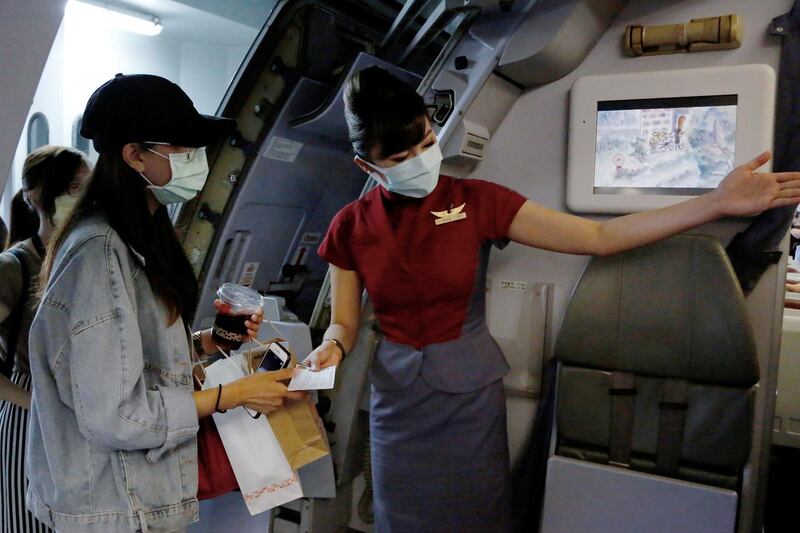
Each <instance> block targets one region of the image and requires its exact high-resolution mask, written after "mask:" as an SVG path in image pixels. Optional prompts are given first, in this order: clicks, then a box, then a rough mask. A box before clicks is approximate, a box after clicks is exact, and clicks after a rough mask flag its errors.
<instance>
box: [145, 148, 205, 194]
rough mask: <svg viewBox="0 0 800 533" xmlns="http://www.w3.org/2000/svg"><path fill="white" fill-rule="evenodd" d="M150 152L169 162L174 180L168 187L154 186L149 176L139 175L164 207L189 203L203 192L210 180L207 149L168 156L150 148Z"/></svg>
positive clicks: (170, 181) (171, 180) (172, 179)
mask: <svg viewBox="0 0 800 533" xmlns="http://www.w3.org/2000/svg"><path fill="white" fill-rule="evenodd" d="M147 150H149V151H150V152H153V153H154V154H157V155H159V156H161V157H163V158H164V159H168V160H169V168H170V170H171V171H172V178H171V179H170V180H169V182H168V183H167V184H166V185H160V186H159V185H153V182H151V181H150V180H149V179H147V176H145V175H144V174H142V173H141V172H140V173H139V174H140V175H141V176H142V177H143V178H144V179H145V181H147V183H149V184H150V186H149V187H148V189H150V190H151V191H153V195H154V196H155V197H156V199H157V200H158V201H159V202H161V203H162V204H164V205H169V204H179V203H183V202H188V201H189V200H191V199H192V198H194V197H195V196H197V193H199V192H200V191H202V190H203V186H204V185H205V184H206V179H208V159H206V149H205V147H201V148H195V149H194V150H191V151H189V152H182V153H175V154H169V156H166V155H164V154H162V153H159V152H156V151H155V150H152V149H150V148H148V149H147Z"/></svg>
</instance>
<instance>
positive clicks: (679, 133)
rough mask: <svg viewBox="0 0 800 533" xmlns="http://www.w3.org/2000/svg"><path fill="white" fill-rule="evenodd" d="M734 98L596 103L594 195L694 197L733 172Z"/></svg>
mask: <svg viewBox="0 0 800 533" xmlns="http://www.w3.org/2000/svg"><path fill="white" fill-rule="evenodd" d="M736 104H737V96H736V95H720V96H700V97H682V98H658V99H643V100H615V101H605V102H598V103H597V140H596V144H595V169H594V190H595V193H601V194H603V193H606V194H646V193H649V192H658V194H692V193H694V194H696V193H698V192H702V190H705V189H712V188H714V187H716V186H717V185H718V184H719V182H720V181H721V180H722V179H723V178H724V177H725V176H726V175H727V174H728V173H729V172H730V171H731V170H732V169H733V164H734V163H733V162H734V155H735V150H736Z"/></svg>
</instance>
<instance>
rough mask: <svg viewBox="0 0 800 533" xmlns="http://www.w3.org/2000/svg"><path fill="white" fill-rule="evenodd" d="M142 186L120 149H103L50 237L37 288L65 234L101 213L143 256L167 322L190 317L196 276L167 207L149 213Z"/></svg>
mask: <svg viewBox="0 0 800 533" xmlns="http://www.w3.org/2000/svg"><path fill="white" fill-rule="evenodd" d="M145 187H146V182H145V181H144V179H142V177H141V176H139V175H138V174H137V173H136V172H135V171H134V170H133V169H132V168H131V167H130V166H128V164H127V163H126V162H125V160H124V159H123V158H122V150H121V149H118V150H113V151H109V152H103V153H101V154H100V157H99V159H98V160H97V164H96V165H95V167H94V171H93V172H92V175H91V177H90V178H89V185H88V187H87V188H86V192H85V193H84V195H83V196H82V197H81V199H80V200H79V202H78V204H77V205H76V206H75V208H74V209H73V211H72V213H71V214H70V216H69V217H68V218H67V220H66V221H65V222H64V226H63V227H61V228H59V229H58V230H57V232H56V234H55V235H54V236H53V238H52V239H51V240H50V243H49V246H48V251H47V255H46V258H45V261H44V264H43V265H42V273H41V276H42V277H41V284H40V287H41V289H40V290H41V291H43V290H44V287H45V286H46V284H47V280H48V279H49V277H50V274H51V272H52V268H53V258H54V257H55V255H56V252H57V251H58V249H59V248H60V247H61V246H62V245H63V244H64V241H65V239H66V237H67V235H69V233H70V232H71V231H72V230H73V229H74V228H75V226H77V225H78V224H79V223H80V222H81V221H82V220H84V219H85V218H87V217H88V216H90V215H93V214H102V215H103V216H105V218H106V219H107V220H108V222H109V224H110V225H111V227H112V228H113V229H114V231H116V232H117V233H118V234H119V236H120V237H121V238H122V240H123V241H124V242H125V243H126V244H127V245H128V246H130V247H131V248H133V249H134V250H136V252H138V253H139V254H141V255H142V256H143V257H144V259H145V267H144V270H145V273H146V274H147V279H148V280H149V282H150V286H151V287H152V289H153V292H154V293H155V294H156V296H157V297H158V298H160V299H161V301H162V302H163V303H164V304H165V305H166V306H167V310H168V312H169V324H173V323H174V322H175V321H176V320H178V318H180V317H181V316H182V317H183V318H184V319H185V320H187V321H188V319H189V317H190V315H191V313H193V312H194V309H195V307H196V305H197V292H198V291H197V279H196V278H195V276H194V271H193V270H192V266H191V264H190V263H189V260H188V259H187V257H186V254H185V253H184V251H183V248H182V247H181V244H180V242H178V237H177V235H176V234H175V229H174V228H173V226H172V222H171V221H170V219H169V215H168V214H167V209H166V207H164V206H159V208H158V209H157V210H156V212H155V213H154V214H151V213H150V209H149V207H148V204H147V190H146V188H145Z"/></svg>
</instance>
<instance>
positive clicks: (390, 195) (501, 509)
mask: <svg viewBox="0 0 800 533" xmlns="http://www.w3.org/2000/svg"><path fill="white" fill-rule="evenodd" d="M344 99H345V117H346V120H347V124H348V127H349V131H350V140H351V142H352V144H353V148H354V149H355V153H356V156H355V164H356V165H357V166H358V167H359V168H361V169H362V170H363V171H364V172H366V173H367V174H369V175H370V176H372V177H373V178H374V179H375V180H377V182H378V183H379V184H380V187H376V188H375V189H373V190H372V191H370V192H369V193H368V194H366V195H365V196H364V197H362V198H361V199H359V200H357V201H355V202H353V203H351V204H349V205H347V206H345V207H344V208H343V209H342V210H341V211H340V212H339V213H338V214H337V215H336V216H335V217H334V219H333V221H332V222H331V225H330V228H329V230H328V233H327V235H326V237H325V239H324V241H323V242H322V244H321V246H320V248H319V254H320V255H321V256H322V257H323V258H324V259H325V260H327V261H328V262H329V263H330V265H331V266H330V271H331V294H332V300H331V308H332V309H331V324H330V327H329V328H328V329H327V331H326V334H325V337H324V338H325V339H326V340H325V341H324V342H323V343H322V344H321V346H320V347H319V348H317V349H316V350H315V351H314V352H313V354H312V355H313V357H314V358H315V359H316V361H317V365H318V366H319V367H320V368H324V367H328V366H331V365H336V364H338V363H339V362H340V361H341V360H342V359H343V358H344V356H345V354H346V352H347V351H349V350H350V349H351V348H352V347H353V345H354V343H355V341H356V335H357V331H358V326H359V319H360V308H361V292H362V287H365V288H366V290H367V293H368V294H369V296H370V299H371V300H372V303H373V304H374V306H375V312H376V314H377V317H378V319H379V321H380V324H381V329H382V331H383V339H382V341H381V343H380V345H379V347H378V349H377V351H376V353H375V356H374V359H373V362H372V367H371V369H370V378H371V382H372V396H371V409H370V430H371V431H370V438H371V447H372V477H373V491H374V492H373V496H374V514H375V526H376V531H378V532H389V531H391V532H409V531H414V532H418V533H419V532H423V531H436V532H453V531H458V532H460V533H465V532H486V531H492V532H502V531H509V530H510V529H511V524H510V516H511V512H510V502H511V496H510V482H509V479H510V475H509V458H508V443H507V432H506V408H505V397H504V392H503V382H502V378H503V376H504V375H505V374H506V373H507V371H508V369H509V367H508V365H507V363H506V361H505V359H504V357H503V354H502V353H501V351H500V348H499V347H498V345H497V343H496V342H495V341H494V339H492V337H491V335H490V334H489V331H488V329H487V326H486V323H485V301H484V294H485V292H484V288H485V280H486V268H487V263H488V259H489V251H490V248H491V246H492V244H494V245H496V246H498V247H503V246H504V245H505V244H506V243H507V242H508V240H509V239H510V240H513V241H516V242H519V243H522V244H525V245H528V246H533V247H537V248H543V249H546V250H553V251H557V252H565V253H572V254H587V255H608V254H614V253H618V252H622V251H624V250H628V249H631V248H635V247H637V246H642V245H645V244H648V243H651V242H654V241H657V240H659V239H664V238H666V237H669V236H671V235H674V234H676V233H680V232H682V231H685V230H687V229H689V228H692V227H694V226H697V225H700V224H703V223H705V222H708V221H710V220H713V219H715V218H719V217H726V216H745V215H750V214H754V213H758V212H760V211H763V210H765V209H768V208H771V207H775V206H779V205H788V204H792V203H797V202H798V201H800V197H799V196H798V195H800V174H798V173H783V174H771V173H757V172H755V171H756V169H758V168H759V167H760V166H762V165H763V164H764V163H766V162H767V161H768V160H769V158H770V155H769V153H764V154H761V155H760V156H758V157H757V158H756V159H754V160H752V161H750V162H749V163H746V164H744V165H742V166H740V167H738V168H736V169H735V170H733V172H731V174H729V175H728V176H727V177H726V178H725V180H723V182H722V183H721V184H720V186H719V188H718V189H716V190H715V191H713V192H711V193H708V194H706V195H703V196H700V197H698V198H695V199H692V200H688V201H686V202H683V203H681V204H677V205H674V206H672V207H668V208H664V209H659V210H656V211H650V212H644V213H637V214H633V215H628V216H625V217H620V218H616V219H612V220H608V221H605V222H596V221H592V220H587V219H583V218H580V217H576V216H573V215H569V214H565V213H561V212H558V211H554V210H551V209H547V208H545V207H542V206H540V205H537V204H536V203H534V202H531V201H528V200H526V199H525V198H524V197H523V196H521V195H519V194H517V193H516V192H514V191H512V190H510V189H507V188H505V187H502V186H500V185H496V184H493V183H489V182H486V181H482V180H476V179H454V178H451V177H448V176H440V174H439V167H440V164H441V161H442V153H441V151H440V149H439V145H438V143H437V139H436V135H435V134H434V132H433V130H432V129H431V125H430V122H429V120H428V116H427V110H426V107H425V103H424V101H423V99H422V98H421V97H420V96H419V95H418V94H417V93H416V92H415V91H414V89H413V88H411V87H409V86H407V85H405V84H404V83H403V82H401V81H400V80H398V79H396V78H395V77H393V76H391V75H390V74H389V73H388V72H386V71H385V70H383V69H381V68H378V67H371V68H368V69H365V70H362V71H360V72H358V73H357V74H355V75H354V76H353V77H352V78H351V79H350V80H349V81H348V82H347V86H346V90H345V96H344Z"/></svg>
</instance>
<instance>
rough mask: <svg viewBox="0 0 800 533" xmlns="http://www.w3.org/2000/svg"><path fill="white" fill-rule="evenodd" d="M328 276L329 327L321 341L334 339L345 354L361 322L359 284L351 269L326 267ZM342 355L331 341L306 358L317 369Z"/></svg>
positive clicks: (333, 266)
mask: <svg viewBox="0 0 800 533" xmlns="http://www.w3.org/2000/svg"><path fill="white" fill-rule="evenodd" d="M330 276H331V325H330V326H328V329H327V330H325V336H324V337H323V338H324V339H336V340H338V341H339V342H341V343H342V345H343V346H344V348H345V350H347V351H348V352H349V351H350V349H351V348H352V347H353V346H354V345H355V343H356V338H357V337H358V325H359V323H360V322H361V291H362V288H361V281H359V279H358V274H356V272H355V271H354V270H344V269H342V268H339V267H337V266H335V265H331V267H330ZM343 355H344V354H343V353H342V351H341V350H340V349H339V346H338V345H337V344H336V343H335V342H333V341H323V342H322V344H321V345H320V346H319V348H317V349H316V350H314V351H313V352H311V355H310V356H309V357H312V361H313V362H315V363H316V366H317V367H318V368H327V367H329V366H334V365H338V364H339V363H340V362H341V360H342V356H343Z"/></svg>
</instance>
